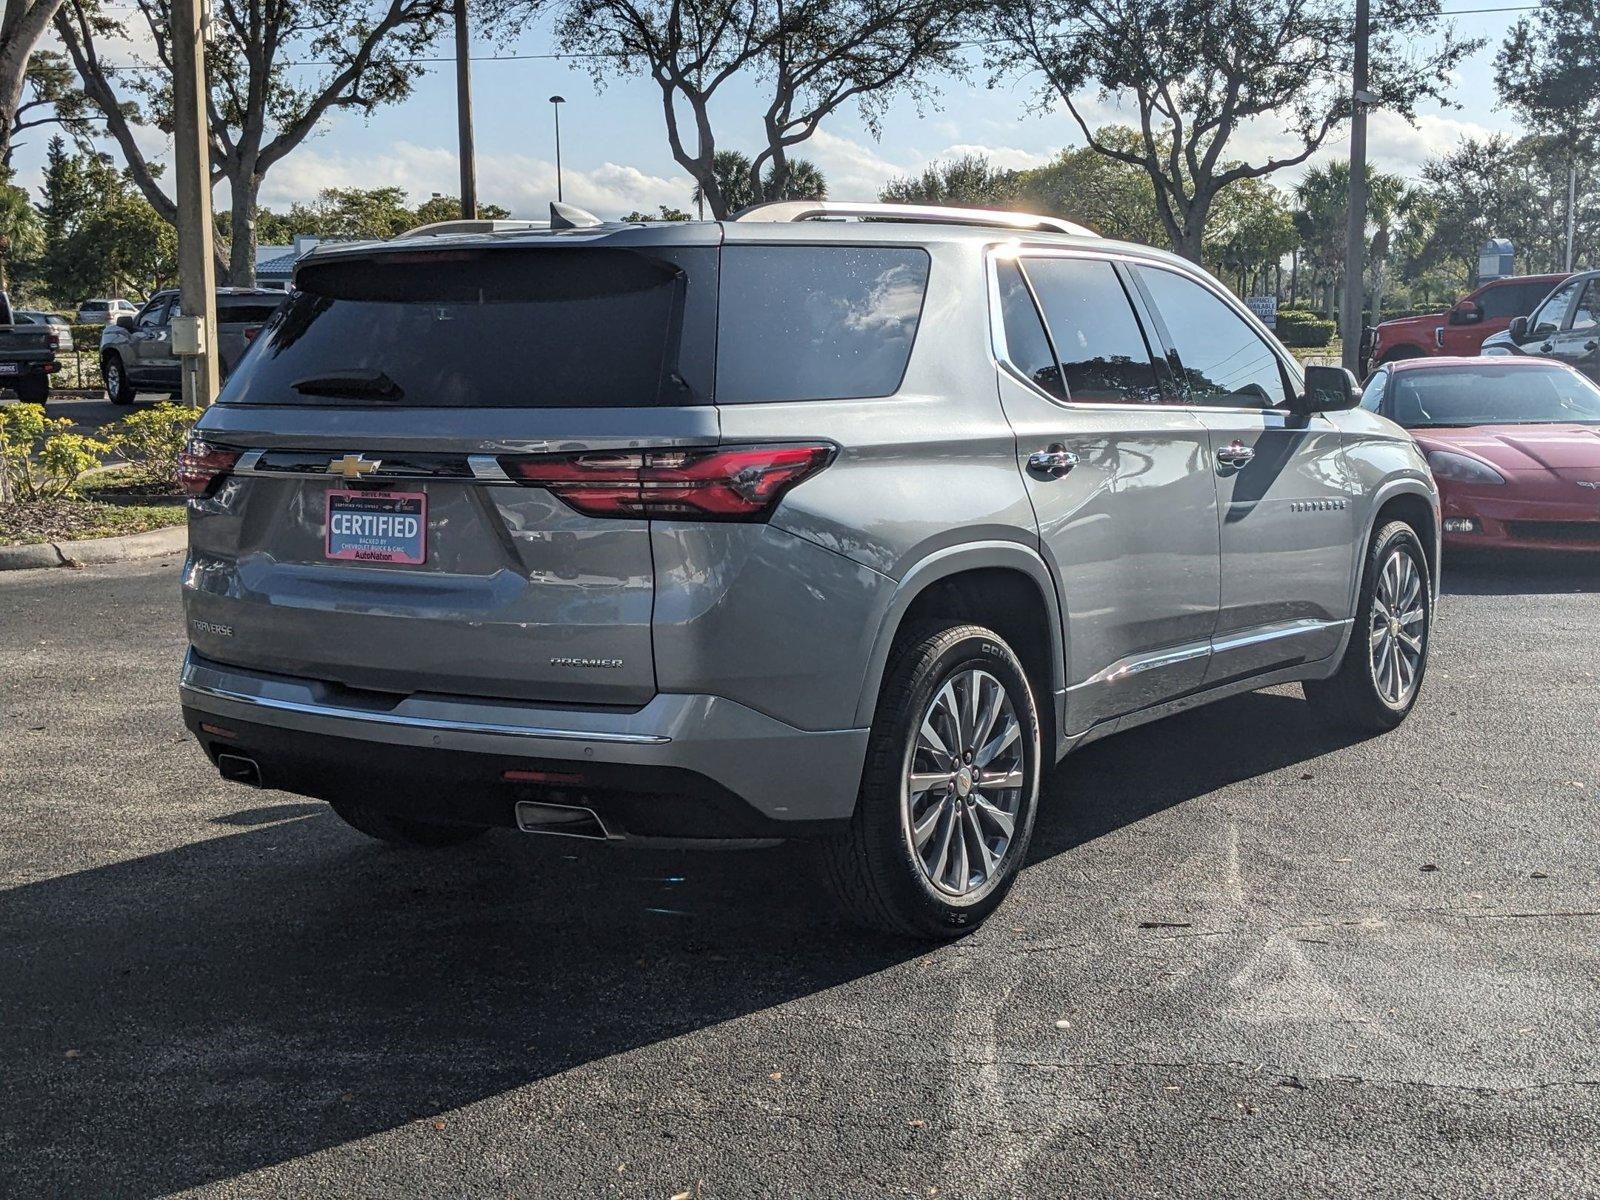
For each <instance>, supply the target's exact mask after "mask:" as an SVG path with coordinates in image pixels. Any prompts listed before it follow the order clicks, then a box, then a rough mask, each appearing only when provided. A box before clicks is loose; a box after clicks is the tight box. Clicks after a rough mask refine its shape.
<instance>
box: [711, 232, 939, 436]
mask: <svg viewBox="0 0 1600 1200" xmlns="http://www.w3.org/2000/svg"><path fill="white" fill-rule="evenodd" d="M927 286H928V253H927V251H925V250H921V249H916V248H903V247H882V246H729V247H726V248H725V249H724V250H723V252H722V275H721V286H720V290H719V293H718V302H717V314H718V315H717V403H719V404H746V403H751V402H756V401H764V400H845V399H852V398H857V397H868V396H888V395H891V394H893V393H894V392H896V391H898V390H899V387H900V380H901V378H902V377H903V376H904V375H905V373H906V363H907V362H909V361H910V359H911V344H912V342H913V341H914V340H915V338H916V335H917V322H918V319H919V318H920V316H921V314H922V297H923V293H924V292H925V291H926V290H927Z"/></svg>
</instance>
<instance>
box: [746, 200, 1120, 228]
mask: <svg viewBox="0 0 1600 1200" xmlns="http://www.w3.org/2000/svg"><path fill="white" fill-rule="evenodd" d="M851 217H854V218H856V219H858V220H862V221H909V222H917V223H919V224H928V225H981V226H988V227H993V228H996V229H1026V230H1034V231H1037V232H1041V233H1070V234H1074V235H1076V236H1077V237H1099V236H1100V235H1099V234H1097V233H1095V231H1094V230H1092V229H1090V228H1088V227H1087V226H1084V225H1079V224H1077V223H1075V222H1073V221H1063V220H1062V219H1061V218H1060V217H1041V216H1039V215H1038V214H1036V213H1019V212H1000V211H997V210H992V209H987V208H944V207H942V206H940V205H936V204H849V203H839V202H836V201H833V200H772V201H769V202H768V203H766V204H752V205H751V206H750V207H749V208H745V209H741V210H740V211H739V212H736V213H735V214H734V215H733V218H732V219H733V220H735V221H817V220H844V219H847V218H851Z"/></svg>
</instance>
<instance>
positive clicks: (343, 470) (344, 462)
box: [328, 454, 383, 479]
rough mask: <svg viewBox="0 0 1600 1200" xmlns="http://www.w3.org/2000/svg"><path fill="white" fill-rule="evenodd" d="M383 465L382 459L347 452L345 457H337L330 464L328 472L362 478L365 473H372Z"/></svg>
mask: <svg viewBox="0 0 1600 1200" xmlns="http://www.w3.org/2000/svg"><path fill="white" fill-rule="evenodd" d="M381 466H383V460H382V459H378V458H366V457H364V456H363V455H360V454H346V455H345V456H344V457H343V458H336V459H334V460H333V461H332V462H330V463H329V464H328V474H330V475H343V476H344V477H345V478H346V479H360V478H361V477H362V476H363V475H371V474H372V473H373V472H374V471H376V470H377V469H378V468H379V467H381Z"/></svg>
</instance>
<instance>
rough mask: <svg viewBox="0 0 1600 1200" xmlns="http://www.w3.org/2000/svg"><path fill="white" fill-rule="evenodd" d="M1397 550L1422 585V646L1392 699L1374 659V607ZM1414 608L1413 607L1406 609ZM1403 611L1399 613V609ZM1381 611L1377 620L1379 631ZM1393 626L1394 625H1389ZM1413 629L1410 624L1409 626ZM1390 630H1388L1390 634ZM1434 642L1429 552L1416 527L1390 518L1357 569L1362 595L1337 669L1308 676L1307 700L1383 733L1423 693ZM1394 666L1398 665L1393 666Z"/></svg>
mask: <svg viewBox="0 0 1600 1200" xmlns="http://www.w3.org/2000/svg"><path fill="white" fill-rule="evenodd" d="M1396 554H1404V555H1405V556H1406V557H1407V558H1409V559H1410V560H1411V565H1412V567H1413V568H1414V569H1415V571H1416V574H1417V578H1418V579H1419V580H1420V581H1421V590H1420V592H1419V594H1418V598H1417V603H1419V604H1420V606H1421V610H1422V614H1423V615H1422V631H1421V636H1420V638H1419V639H1418V640H1419V641H1420V643H1421V651H1420V655H1419V657H1418V660H1417V663H1416V665H1415V669H1414V673H1413V676H1412V682H1411V685H1410V689H1409V691H1406V692H1405V693H1404V695H1403V696H1401V698H1400V700H1399V702H1398V703H1397V702H1395V701H1394V700H1393V699H1391V697H1390V696H1386V695H1385V694H1384V690H1383V688H1382V687H1381V686H1380V682H1379V681H1380V670H1379V667H1378V665H1377V664H1376V663H1375V662H1374V650H1373V642H1374V636H1375V635H1374V630H1375V621H1374V615H1373V613H1374V608H1375V606H1376V605H1377V604H1378V600H1377V596H1378V588H1379V584H1380V576H1381V574H1382V572H1383V571H1384V569H1385V566H1386V564H1388V563H1389V561H1390V559H1391V558H1392V557H1393V556H1394V555H1396ZM1410 611H1415V610H1410ZM1400 615H1403V614H1400ZM1382 624H1383V614H1382V612H1381V611H1380V612H1379V617H1378V620H1377V626H1376V627H1377V628H1379V634H1378V636H1381V626H1382ZM1391 628H1392V627H1391ZM1413 632H1414V629H1413ZM1390 636H1391V637H1393V636H1394V635H1393V634H1392V633H1391V635H1390ZM1432 647H1433V581H1432V579H1431V578H1430V576H1429V573H1428V556H1427V554H1425V553H1424V552H1423V549H1422V541H1421V539H1419V538H1418V537H1417V532H1416V530H1414V529H1413V528H1412V527H1411V526H1410V525H1407V524H1406V523H1405V522H1404V521H1391V522H1389V523H1388V524H1387V525H1385V526H1384V527H1383V528H1382V529H1379V530H1378V531H1377V532H1376V533H1374V534H1373V535H1372V541H1371V542H1370V543H1368V545H1367V557H1366V561H1365V563H1364V564H1363V567H1362V571H1361V597H1360V602H1359V603H1358V604H1357V605H1356V621H1355V627H1354V628H1353V629H1352V630H1351V632H1350V644H1349V645H1348V646H1346V647H1345V653H1344V658H1343V659H1342V660H1341V661H1340V663H1339V669H1338V671H1337V672H1335V673H1334V674H1333V675H1332V676H1331V677H1329V678H1327V679H1316V680H1307V681H1306V683H1305V685H1304V686H1305V693H1306V699H1307V700H1308V701H1310V702H1311V703H1312V704H1314V705H1316V706H1317V707H1319V708H1321V709H1323V710H1325V711H1326V712H1327V714H1328V715H1329V717H1330V718H1332V719H1333V720H1335V721H1337V722H1339V723H1341V724H1343V725H1345V726H1347V727H1349V728H1351V729H1355V730H1360V731H1362V732H1365V733H1385V732H1387V731H1388V730H1391V729H1393V728H1395V727H1396V726H1397V725H1399V724H1400V722H1402V721H1404V720H1405V719H1406V716H1407V715H1408V714H1409V713H1410V712H1411V710H1412V708H1413V707H1415V705H1416V703H1417V697H1418V696H1419V695H1421V694H1422V680H1423V677H1424V676H1425V675H1426V674H1427V670H1428V655H1429V652H1430V651H1431V650H1432ZM1396 669H1399V668H1398V665H1397V667H1396Z"/></svg>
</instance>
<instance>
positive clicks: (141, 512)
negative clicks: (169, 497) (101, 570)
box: [0, 498, 188, 546]
mask: <svg viewBox="0 0 1600 1200" xmlns="http://www.w3.org/2000/svg"><path fill="white" fill-rule="evenodd" d="M187 513H188V510H187V509H186V508H184V507H183V506H181V505H144V504H95V503H93V502H91V501H86V500H77V499H70V498H69V499H62V500H45V501H40V502H38V503H34V504H0V546H31V545H37V544H39V543H40V542H75V541H81V540H82V539H84V538H98V537H115V536H117V535H118V534H124V533H144V532H146V531H147V530H151V529H165V528H167V527H168V526H171V525H181V524H183V522H184V520H185V518H186V516H187Z"/></svg>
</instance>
